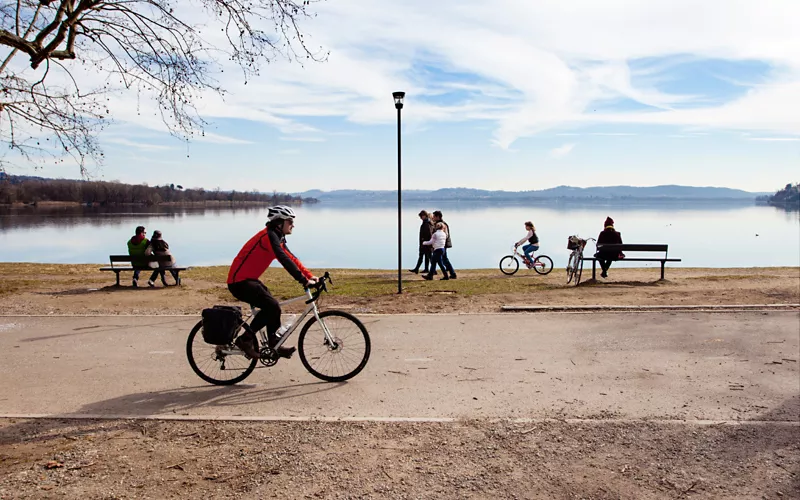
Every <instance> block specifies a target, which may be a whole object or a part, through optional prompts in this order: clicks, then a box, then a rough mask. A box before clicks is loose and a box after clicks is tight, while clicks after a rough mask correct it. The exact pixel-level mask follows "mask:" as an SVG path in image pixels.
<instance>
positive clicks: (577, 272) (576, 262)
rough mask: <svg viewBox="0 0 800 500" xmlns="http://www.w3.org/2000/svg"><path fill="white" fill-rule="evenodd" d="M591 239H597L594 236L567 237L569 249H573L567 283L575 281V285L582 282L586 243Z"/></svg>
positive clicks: (568, 263) (568, 265)
mask: <svg viewBox="0 0 800 500" xmlns="http://www.w3.org/2000/svg"><path fill="white" fill-rule="evenodd" d="M589 240H591V241H597V240H595V239H594V238H589V239H588V240H585V239H583V238H581V237H579V236H577V235H573V236H570V237H569V238H567V250H572V253H570V254H569V260H568V261H567V284H569V283H570V282H573V281H574V282H575V286H578V283H580V282H581V274H582V273H583V249H584V248H586V244H587V243H588V242H589Z"/></svg>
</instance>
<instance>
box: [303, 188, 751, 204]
mask: <svg viewBox="0 0 800 500" xmlns="http://www.w3.org/2000/svg"><path fill="white" fill-rule="evenodd" d="M295 194H296V195H299V196H302V197H313V198H316V199H318V200H320V201H321V202H342V203H344V202H391V201H396V200H397V191H368V190H355V189H342V190H335V191H321V190H319V189H314V190H310V191H305V192H302V193H295ZM763 194H766V193H752V192H748V191H742V190H740V189H730V188H722V187H694V186H674V185H666V186H652V187H634V186H603V187H589V188H579V187H571V186H558V187H554V188H549V189H541V190H532V191H488V190H484V189H471V188H445V189H437V190H430V191H428V190H403V200H404V201H487V202H525V201H540V200H541V201H544V200H563V201H569V200H574V201H587V202H591V201H598V202H599V201H620V202H622V201H626V200H631V201H633V200H652V201H659V200H661V201H669V200H711V201H727V200H738V201H755V199H756V198H757V197H758V196H760V195H763Z"/></svg>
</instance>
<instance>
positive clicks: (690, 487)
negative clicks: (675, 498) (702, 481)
mask: <svg viewBox="0 0 800 500" xmlns="http://www.w3.org/2000/svg"><path fill="white" fill-rule="evenodd" d="M695 486H697V481H695V482H693V483H692V485H691V486H689V487H688V488H687V489H686V490H684V492H683V493H681V495H685V494H687V493H689V492H690V491H692V490H693V489H694V487H695Z"/></svg>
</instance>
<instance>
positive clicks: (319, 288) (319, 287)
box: [306, 271, 333, 304]
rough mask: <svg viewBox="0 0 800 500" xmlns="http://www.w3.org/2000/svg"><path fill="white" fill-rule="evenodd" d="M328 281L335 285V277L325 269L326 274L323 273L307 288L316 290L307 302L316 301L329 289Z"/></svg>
mask: <svg viewBox="0 0 800 500" xmlns="http://www.w3.org/2000/svg"><path fill="white" fill-rule="evenodd" d="M326 283H330V284H331V285H333V279H332V278H331V275H330V273H328V271H325V274H323V275H322V276H321V277H320V278H319V280H318V281H317V282H316V283H314V284H313V285H311V286H310V287H308V288H307V290H308V289H311V288H313V289H314V292H313V293H312V294H311V298H310V299H309V300H307V301H306V304H310V303H311V302H314V301H315V300H317V299H318V298H319V296H320V295H322V292H327V291H328V285H326Z"/></svg>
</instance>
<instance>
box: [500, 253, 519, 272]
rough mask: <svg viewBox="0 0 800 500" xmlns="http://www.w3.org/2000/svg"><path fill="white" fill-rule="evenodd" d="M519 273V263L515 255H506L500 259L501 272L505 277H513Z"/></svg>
mask: <svg viewBox="0 0 800 500" xmlns="http://www.w3.org/2000/svg"><path fill="white" fill-rule="evenodd" d="M517 271H519V261H518V260H517V258H516V257H514V256H513V255H506V256H505V257H503V258H502V259H500V272H502V273H503V274H505V275H508V276H511V275H512V274H514V273H516V272H517Z"/></svg>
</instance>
